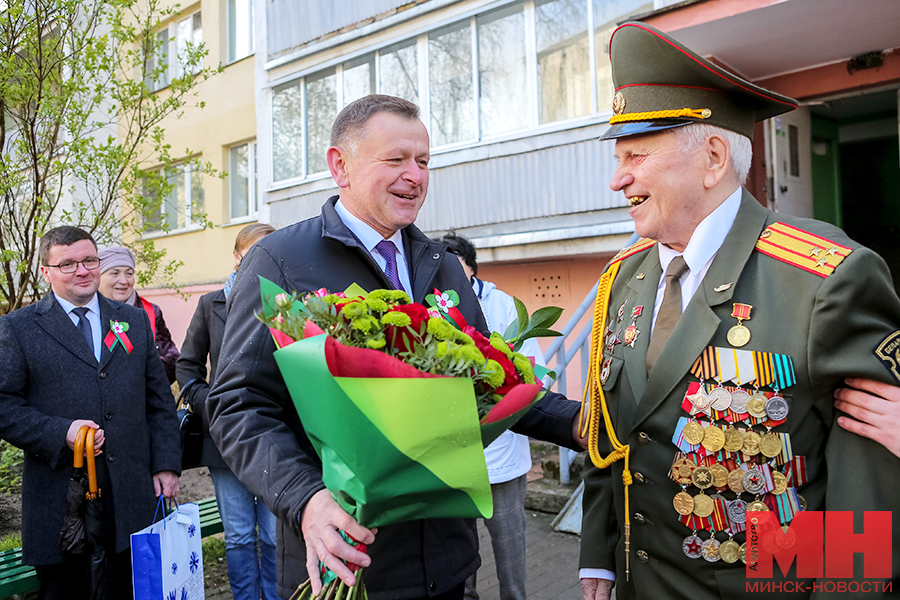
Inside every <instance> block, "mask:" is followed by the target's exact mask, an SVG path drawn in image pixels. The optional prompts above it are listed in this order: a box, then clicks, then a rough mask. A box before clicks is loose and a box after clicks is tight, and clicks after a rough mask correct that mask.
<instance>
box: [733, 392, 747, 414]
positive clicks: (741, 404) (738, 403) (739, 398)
mask: <svg viewBox="0 0 900 600" xmlns="http://www.w3.org/2000/svg"><path fill="white" fill-rule="evenodd" d="M749 400H750V394H748V393H747V392H746V391H745V390H744V389H742V388H738V389H736V390H734V391H733V392H731V410H733V411H734V412H736V413H737V414H739V415H740V414H744V413H745V412H747V402H748V401H749Z"/></svg>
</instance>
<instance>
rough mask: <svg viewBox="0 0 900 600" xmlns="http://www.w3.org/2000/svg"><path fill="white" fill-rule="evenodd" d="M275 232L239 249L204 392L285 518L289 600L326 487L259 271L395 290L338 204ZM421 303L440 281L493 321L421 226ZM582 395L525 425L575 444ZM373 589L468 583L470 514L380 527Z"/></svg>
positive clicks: (237, 469)
mask: <svg viewBox="0 0 900 600" xmlns="http://www.w3.org/2000/svg"><path fill="white" fill-rule="evenodd" d="M336 201H337V196H335V197H332V198H331V199H329V200H328V201H327V202H326V203H325V205H324V206H323V207H322V214H321V215H320V216H317V217H314V218H312V219H308V220H306V221H302V222H300V223H295V224H294V225H291V226H289V227H285V228H284V229H281V230H279V231H277V232H275V233H272V234H270V235H268V236H266V237H265V238H263V239H262V240H261V241H260V242H258V243H257V245H256V246H254V247H253V249H251V250H250V252H249V253H248V254H247V255H246V256H245V257H244V260H243V262H242V263H241V269H240V271H238V277H237V280H236V281H235V285H234V288H233V289H232V291H231V294H230V295H229V299H228V302H229V307H228V322H227V325H226V327H225V340H224V344H223V347H222V354H221V356H220V361H219V372H218V374H217V376H216V381H215V384H214V386H213V390H212V392H211V394H210V396H209V400H208V402H209V411H210V413H211V414H212V429H211V431H212V435H213V438H214V439H215V440H216V443H217V444H218V446H219V448H220V449H221V451H222V456H223V457H224V458H225V462H227V463H228V465H229V466H230V467H231V469H232V471H234V473H235V474H236V475H237V476H238V478H239V479H240V480H241V481H242V482H243V483H244V485H246V486H247V488H248V489H249V490H250V491H251V492H253V493H254V494H255V495H257V496H258V497H260V498H262V499H263V500H264V501H265V502H266V504H267V505H268V507H269V508H270V509H271V510H272V512H273V513H274V514H275V516H277V517H278V522H279V528H278V550H277V553H278V557H279V559H278V560H279V567H278V593H279V595H281V596H282V597H285V598H287V597H289V596H290V595H291V594H292V593H293V592H294V589H295V588H296V587H297V586H298V585H299V584H300V583H301V582H302V581H304V580H305V579H306V578H307V574H306V566H305V565H306V549H305V546H304V543H303V541H302V540H301V532H300V514H301V511H302V510H303V508H304V507H305V506H306V502H307V501H308V500H309V498H310V497H311V496H312V495H313V494H315V493H316V492H318V491H319V490H321V489H323V487H324V485H323V483H322V472H321V463H320V461H319V459H318V457H317V456H316V453H315V451H314V450H313V447H312V445H311V444H310V442H309V439H308V438H307V436H306V433H305V432H304V430H303V425H302V424H301V423H300V420H299V418H298V416H297V413H296V411H295V410H294V407H293V404H292V403H291V400H290V396H289V395H288V391H287V389H286V387H285V384H284V380H283V379H282V377H281V374H280V372H279V371H278V366H277V365H276V363H275V358H274V357H273V352H274V351H275V345H274V342H273V341H272V336H271V335H270V334H269V332H268V330H267V329H266V327H265V325H264V324H263V323H261V322H260V321H258V320H257V319H256V317H255V313H258V312H259V311H260V310H261V305H260V304H261V301H260V293H259V279H258V276H259V275H262V276H263V277H266V278H267V279H269V280H271V281H274V282H275V283H276V284H278V285H279V286H280V287H281V288H282V289H285V290H289V291H297V292H301V293H303V292H311V291H315V290H317V289H319V288H322V287H325V288H327V289H329V290H337V291H340V290H344V289H346V288H347V287H348V286H350V285H351V284H353V283H356V284H358V285H360V286H362V288H363V289H368V290H373V289H378V288H390V287H391V284H390V282H389V281H388V280H387V277H386V276H385V274H384V272H383V271H382V270H381V268H380V267H379V266H378V265H377V263H376V262H375V261H374V260H373V259H372V256H371V255H370V253H369V252H368V251H367V250H366V249H365V247H364V246H363V245H362V244H361V243H360V242H359V240H358V239H357V238H356V237H355V236H354V235H353V234H352V232H351V231H350V230H349V229H348V228H347V226H346V225H344V223H343V221H341V219H340V217H339V216H338V214H337V213H336V212H335V210H334V204H335V202H336ZM403 243H404V250H405V255H406V260H407V263H408V265H409V271H410V280H411V282H412V287H413V296H414V299H415V300H416V301H418V302H422V301H423V300H424V298H425V296H426V295H427V294H429V293H431V292H432V291H433V290H434V288H438V289H440V290H451V289H452V290H456V291H457V292H458V293H459V296H460V304H459V308H460V310H461V311H462V313H463V316H464V317H465V318H466V320H467V321H468V322H469V323H470V324H472V325H474V326H475V327H476V328H477V329H478V330H480V331H486V329H487V325H486V322H485V320H484V316H483V315H482V313H481V309H480V307H479V304H478V299H477V298H476V297H475V294H474V292H473V291H472V286H471V284H470V283H469V281H468V279H467V277H466V275H465V273H463V270H462V267H461V266H460V264H459V261H458V260H457V258H456V256H455V255H453V254H449V253H448V252H447V246H446V245H445V244H443V243H440V242H435V241H433V240H431V239H429V238H428V237H426V236H425V235H423V234H422V233H421V232H420V231H419V230H418V229H417V228H416V227H415V226H413V225H410V226H408V227H406V228H404V229H403ZM577 408H578V403H576V402H570V401H568V400H566V399H564V398H561V397H560V396H558V395H556V394H548V395H547V396H546V397H545V398H544V399H543V400H542V401H541V402H540V403H539V404H538V405H536V406H535V408H534V409H532V411H530V412H529V414H528V415H526V416H525V418H524V419H523V422H522V428H521V429H519V431H520V432H522V433H526V434H528V433H532V434H535V433H537V434H539V435H540V436H541V437H543V438H545V439H548V441H553V442H555V443H564V444H567V445H570V444H571V443H572V437H571V436H572V418H573V416H574V414H575V412H576V411H577ZM369 554H370V555H371V556H372V566H370V567H368V568H367V569H366V576H365V577H366V587H367V589H368V591H369V595H370V597H371V598H372V599H373V600H381V599H386V598H392V599H396V600H405V599H407V598H422V597H425V596H428V595H433V594H440V593H444V592H446V591H448V590H451V589H453V588H454V587H456V586H457V585H459V584H461V583H462V582H463V581H465V579H466V578H467V577H468V576H469V575H471V574H472V573H473V572H474V571H475V570H476V569H477V568H478V565H479V564H480V560H479V558H478V536H477V533H476V530H475V522H474V520H472V519H428V520H419V521H411V522H406V523H399V524H396V525H389V526H385V527H381V528H379V530H378V535H377V536H376V540H375V543H374V544H372V545H371V546H369Z"/></svg>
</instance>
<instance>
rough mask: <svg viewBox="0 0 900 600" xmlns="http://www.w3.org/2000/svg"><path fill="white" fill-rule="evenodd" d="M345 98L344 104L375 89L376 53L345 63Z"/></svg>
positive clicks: (342, 102)
mask: <svg viewBox="0 0 900 600" xmlns="http://www.w3.org/2000/svg"><path fill="white" fill-rule="evenodd" d="M343 71H344V72H343V75H342V77H343V82H344V83H343V85H344V98H343V100H342V101H341V105H342V106H347V105H348V104H350V103H351V102H353V101H354V100H359V99H360V98H362V97H363V96H368V95H369V94H371V93H373V92H374V91H375V55H374V54H370V55H368V56H364V57H363V58H361V59H358V60H355V61H353V62H350V63H344V69H343Z"/></svg>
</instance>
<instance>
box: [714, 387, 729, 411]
mask: <svg viewBox="0 0 900 600" xmlns="http://www.w3.org/2000/svg"><path fill="white" fill-rule="evenodd" d="M709 397H710V398H712V403H711V404H710V405H709V407H710V408H711V409H713V410H726V409H727V408H728V407H729V406H731V394H730V393H729V392H728V390H726V389H725V388H723V387H722V384H719V386H718V387H715V388H713V389H712V391H711V392H709Z"/></svg>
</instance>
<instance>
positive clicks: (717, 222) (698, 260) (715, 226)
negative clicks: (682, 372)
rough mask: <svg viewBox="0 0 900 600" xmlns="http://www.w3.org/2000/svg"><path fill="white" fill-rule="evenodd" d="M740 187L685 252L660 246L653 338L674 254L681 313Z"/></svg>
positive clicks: (586, 574)
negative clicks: (679, 268)
mask: <svg viewBox="0 0 900 600" xmlns="http://www.w3.org/2000/svg"><path fill="white" fill-rule="evenodd" d="M742 195H743V190H742V188H740V187H739V188H738V189H737V190H735V191H734V193H732V194H731V195H730V196H728V198H726V199H725V201H724V202H723V203H722V204H720V205H719V207H718V208H716V210H714V211H712V212H711V213H710V214H709V215H707V217H706V218H705V219H703V220H702V221H700V224H699V225H697V228H696V229H694V233H693V234H691V239H690V241H689V242H688V245H687V246H685V248H684V252H683V253H679V252H676V251H675V250H672V249H671V248H669V247H667V246H664V245H663V244H657V246H659V264H660V266H661V267H662V276H661V277H660V278H659V282H658V283H657V288H656V301H655V302H654V304H653V327H652V328H651V330H650V336H651V338H652V337H653V329H654V328H656V316H657V315H658V314H659V308H660V306H661V305H662V301H663V295H664V294H665V293H666V269H668V268H669V263H670V262H672V259H674V258H675V257H676V256H679V255H680V256H683V257H684V262H685V263H686V264H687V266H688V269H689V270H687V271H685V272H684V274H682V276H681V278H680V281H681V312H684V309H685V308H687V305H688V303H690V301H691V298H693V297H694V294H695V293H697V290H698V289H700V284H701V283H702V282H703V278H704V277H705V276H706V272H707V271H709V267H710V265H712V261H713V259H714V258H715V257H716V254H717V253H718V252H719V248H721V247H722V244H723V243H724V242H725V237H726V236H727V235H728V232H729V231H731V227H732V225H734V219H735V217H737V213H738V209H739V208H740V207H741V196H742ZM578 576H579V577H580V578H581V579H609V580H610V581H615V580H616V575H615V573H613V572H612V571H609V570H607V569H581V570H579V572H578Z"/></svg>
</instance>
